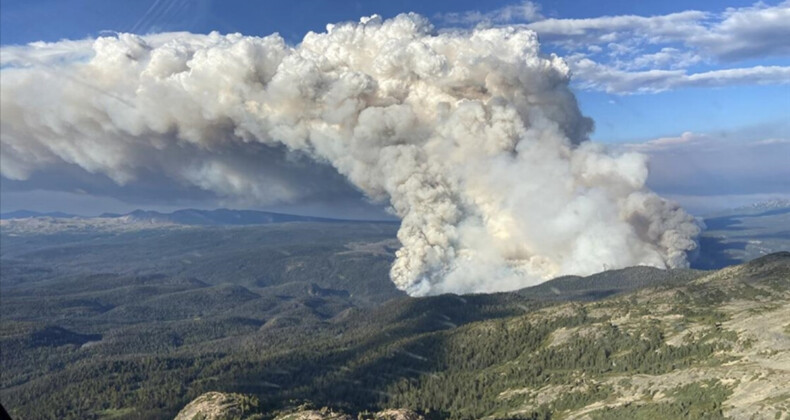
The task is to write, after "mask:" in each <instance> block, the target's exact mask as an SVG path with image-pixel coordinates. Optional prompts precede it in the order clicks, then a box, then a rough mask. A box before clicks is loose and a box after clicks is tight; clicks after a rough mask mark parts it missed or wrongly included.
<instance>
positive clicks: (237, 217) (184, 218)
mask: <svg viewBox="0 0 790 420" xmlns="http://www.w3.org/2000/svg"><path fill="white" fill-rule="evenodd" d="M43 217H49V218H56V219H119V221H124V222H138V223H150V224H177V225H197V226H219V225H264V224H270V223H284V222H325V223H326V222H347V221H348V220H342V219H332V218H325V217H312V216H300V215H294V214H285V213H273V212H267V211H257V210H230V209H217V210H197V209H184V210H177V211H174V212H172V213H161V212H158V211H152V210H134V211H132V212H130V213H126V214H117V213H104V214H101V215H99V216H95V217H86V216H77V215H74V214H68V213H63V212H51V213H39V212H35V211H30V210H18V211H13V212H9V213H2V214H0V219H3V220H11V219H31V218H43Z"/></svg>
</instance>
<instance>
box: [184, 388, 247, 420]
mask: <svg viewBox="0 0 790 420" xmlns="http://www.w3.org/2000/svg"><path fill="white" fill-rule="evenodd" d="M259 418H261V415H260V414H259V412H258V401H257V399H255V398H253V397H250V396H247V395H242V394H229V393H224V392H207V393H205V394H203V395H201V396H199V397H197V398H195V399H194V400H193V401H192V402H190V403H189V404H187V405H186V407H184V408H183V409H182V410H181V411H180V412H179V413H178V415H176V418H175V420H254V419H259Z"/></svg>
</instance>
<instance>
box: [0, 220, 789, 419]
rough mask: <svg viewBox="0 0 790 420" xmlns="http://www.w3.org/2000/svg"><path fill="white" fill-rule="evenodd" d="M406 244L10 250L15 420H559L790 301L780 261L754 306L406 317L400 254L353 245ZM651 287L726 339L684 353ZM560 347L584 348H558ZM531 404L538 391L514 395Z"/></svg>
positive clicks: (683, 402) (678, 299)
mask: <svg viewBox="0 0 790 420" xmlns="http://www.w3.org/2000/svg"><path fill="white" fill-rule="evenodd" d="M311 229H313V230H316V229H317V232H312V231H311ZM393 232H394V229H393V227H392V226H389V225H376V224H360V225H348V224H346V225H337V224H333V225H331V226H324V225H317V227H316V225H300V224H295V225H291V226H290V227H287V226H267V227H255V228H244V229H225V228H200V229H192V230H189V231H175V232H163V231H151V232H142V233H139V232H138V233H128V234H119V235H117V236H112V235H109V234H102V235H93V236H90V235H88V236H79V235H76V234H74V235H72V236H70V237H65V236H63V235H60V236H59V235H55V237H54V238H51V240H49V241H45V240H43V239H41V238H38V239H36V238H30V237H16V238H13V239H12V240H10V244H11V245H12V246H11V248H9V247H8V246H7V243H8V242H7V240H9V238H6V237H3V241H4V242H3V251H2V254H3V260H2V262H3V264H2V266H0V270H2V271H1V273H2V283H0V289H1V290H0V291H2V294H0V299H2V305H0V315H2V318H1V319H0V349H1V351H2V376H0V399H2V402H3V405H4V406H5V407H6V408H7V409H9V410H10V412H11V414H12V416H15V418H16V417H20V418H36V419H38V418H41V419H47V418H58V419H61V418H62V419H78V418H79V419H83V418H84V419H91V418H103V417H110V416H111V415H112V416H115V417H114V418H127V419H132V418H141V419H143V418H144V419H158V418H161V419H165V418H172V417H173V416H174V415H175V413H176V412H177V411H178V410H179V409H180V408H181V407H183V406H184V405H185V404H186V403H188V402H189V401H191V400H192V399H194V398H195V397H197V396H198V395H201V394H203V393H205V392H207V391H226V392H237V393H244V394H250V395H253V396H255V398H256V401H259V403H260V409H261V410H262V411H264V412H267V411H270V410H277V409H284V408H287V407H290V406H293V405H297V404H296V403H295V402H300V401H305V400H311V401H313V402H315V403H316V404H317V405H318V406H331V407H336V408H341V409H344V410H345V411H347V412H352V413H353V412H360V411H364V410H368V411H376V410H378V409H381V408H385V407H406V408H412V409H415V410H419V411H421V412H423V413H425V414H426V415H427V416H428V417H429V418H441V419H448V418H450V419H477V418H481V417H485V416H494V417H498V418H505V417H508V416H509V414H508V413H511V412H514V411H520V412H521V414H519V415H520V416H521V417H513V418H530V419H547V418H551V417H552V416H554V415H556V414H557V413H561V412H563V411H567V410H574V409H578V408H581V407H584V406H587V405H589V404H591V403H594V402H596V401H602V400H606V399H607V398H610V397H611V395H612V393H613V389H612V388H611V387H610V386H608V385H604V384H602V383H601V381H596V380H590V378H598V379H601V378H606V377H607V375H628V374H633V373H641V374H662V373H666V372H670V371H672V370H673V369H678V368H683V367H688V366H692V365H699V364H703V363H713V362H715V357H713V356H714V354H715V353H716V352H717V351H719V350H723V349H726V348H728V346H730V345H731V343H732V342H733V341H735V340H737V336H732V334H731V333H729V332H727V331H723V330H721V329H717V325H718V324H719V323H721V322H722V321H724V320H725V319H726V317H725V315H724V314H723V313H721V312H719V311H717V310H716V305H718V304H719V303H721V302H726V301H728V300H729V299H731V298H732V297H733V296H734V293H740V292H741V291H746V293H743V295H744V296H747V297H749V296H751V297H754V298H755V299H756V298H760V299H766V298H768V297H769V296H770V293H769V294H768V295H766V294H765V292H763V290H764V289H765V288H764V287H762V283H760V280H759V278H760V276H761V274H760V272H761V270H767V273H769V274H770V276H769V280H768V281H769V282H771V283H770V284H771V285H773V284H774V283H775V284H779V285H784V287H787V279H788V277H787V276H786V275H785V277H784V280H782V279H783V277H782V276H783V274H782V273H783V272H784V273H787V266H788V259H787V258H785V259H781V258H780V259H779V260H778V262H777V261H774V260H767V261H762V262H759V261H758V262H755V263H754V264H753V265H752V266H750V268H749V269H750V270H753V273H754V275H753V276H752V277H754V280H753V281H752V280H747V281H746V282H744V283H743V284H746V285H747V286H743V287H742V286H738V285H736V286H737V287H736V286H732V287H730V286H727V287H720V285H710V284H706V283H701V284H689V283H688V282H689V281H690V280H692V279H695V278H698V277H699V276H701V275H702V274H703V273H698V272H693V271H685V270H684V271H680V272H677V273H678V275H677V276H673V275H671V273H676V272H664V271H656V270H653V269H645V268H644V267H640V268H635V269H629V270H620V271H617V272H613V273H609V274H607V273H604V274H601V275H598V276H597V277H596V278H597V279H598V280H596V281H592V280H590V279H585V278H564V279H559V280H556V281H554V282H549V283H546V286H541V287H538V288H533V289H525V290H522V291H519V292H514V293H498V294H490V295H472V296H455V295H443V296H435V297H429V298H420V299H415V298H407V297H403V295H402V294H401V293H400V292H398V291H396V290H394V288H393V287H392V285H391V283H390V282H389V280H388V279H387V277H386V276H387V270H388V267H389V262H390V260H391V254H388V252H390V251H391V250H389V251H388V250H387V248H386V246H378V245H377V248H376V250H375V252H360V251H358V250H354V249H353V247H351V246H349V244H350V243H352V242H365V243H381V242H382V241H386V240H389V239H390V238H391V236H392V234H393ZM45 245H46V246H45ZM782 270H784V271H782ZM750 272H751V271H750ZM629 276H634V277H633V279H637V280H634V281H630V280H629ZM750 278H751V277H750ZM598 281H599V282H600V283H597V282H598ZM596 285H599V286H600V287H599V288H598V289H596ZM646 286H654V287H657V288H658V291H661V292H669V296H673V298H672V299H671V300H670V301H669V303H671V305H669V304H668V305H667V306H671V308H672V309H671V312H672V313H673V314H680V315H683V318H682V320H683V321H685V322H697V323H700V324H703V325H706V326H707V327H708V329H707V330H705V331H703V332H702V333H700V334H699V335H698V336H696V337H695V338H694V339H693V340H689V341H688V342H685V343H683V344H682V345H678V346H669V345H667V344H666V339H665V337H664V334H665V331H664V330H663V329H662V327H661V324H660V322H659V321H657V320H656V319H653V318H651V316H652V315H651V309H652V308H651V307H650V305H645V304H643V303H640V300H639V298H638V297H637V295H633V294H632V295H625V296H617V294H618V293H621V292H627V291H631V290H637V289H640V288H643V287H646ZM758 286H760V287H758ZM552 287H554V288H555V289H557V290H559V291H560V294H559V297H558V296H557V294H556V293H555V292H554V291H552V290H551V288H552ZM746 287H748V288H746ZM770 287H773V286H770ZM752 289H755V290H756V291H755V290H752ZM546 293H551V294H552V295H554V297H553V298H552V299H545V297H546V296H547V295H546ZM610 295H614V296H615V297H613V298H608V299H606V300H603V301H596V302H589V301H591V300H596V299H598V298H600V297H603V296H610ZM536 298H537V299H536ZM563 300H573V301H576V302H571V303H567V302H563ZM599 309H606V310H611V311H619V312H620V313H621V314H624V313H626V312H627V313H629V314H631V315H633V316H634V317H642V318H641V319H644V322H643V325H640V327H639V328H638V329H634V328H631V329H627V328H621V327H619V326H617V325H615V324H613V323H612V322H614V321H613V320H612V319H610V318H613V316H609V315H605V314H603V315H601V314H598V315H595V316H593V315H591V314H593V313H596V312H595V311H596V310H599ZM538 310H542V311H541V312H537V311H538ZM678 328H680V329H681V330H682V328H683V323H682V322H681V323H679V324H678ZM559 329H566V330H568V331H574V332H573V333H572V334H570V336H569V338H568V339H567V340H566V341H564V342H562V343H561V344H559V345H549V344H550V342H551V340H552V336H553V334H555V333H556V332H557V331H558V330H559ZM568 384H579V385H578V386H574V387H572V388H570V389H569V390H568V391H567V392H565V393H563V394H562V395H558V397H557V398H555V399H553V400H552V401H551V402H549V403H541V404H538V403H537V402H536V401H534V400H533V396H532V395H533V394H532V391H536V390H539V389H541V388H543V387H546V386H567V385H568ZM699 386H700V387H702V386H703V385H699ZM705 386H706V387H707V388H705V390H706V391H711V392H712V394H709V396H708V397H700V398H696V399H695V400H693V401H692V400H688V399H684V398H686V397H685V396H686V395H694V393H695V392H697V391H698V390H697V389H696V388H688V389H685V388H684V389H682V390H678V391H677V392H676V393H674V394H673V396H672V398H673V399H672V400H671V401H669V400H668V401H666V402H665V403H664V402H662V404H666V405H667V406H666V407H664V406H660V407H658V406H657V404H647V405H639V404H634V405H632V406H627V407H621V408H618V409H614V410H612V415H613V416H618V415H623V416H632V417H636V418H639V417H638V416H640V415H641V416H643V417H644V418H648V417H649V415H650V414H656V413H679V412H684V413H685V412H688V413H697V412H698V411H694V410H713V411H710V412H711V413H715V412H717V411H716V410H719V412H720V410H721V405H720V403H721V401H722V399H723V398H725V397H726V393H725V394H722V393H721V392H725V391H726V390H725V391H721V392H719V391H720V385H717V384H714V383H711V384H707V385H705ZM514 389H527V390H530V392H525V393H523V394H519V395H515V396H512V397H508V398H505V397H503V396H502V394H503V393H504V392H506V391H508V390H514ZM722 389H723V388H722ZM722 395H724V396H722ZM706 398H707V399H706ZM716 404H719V405H716ZM654 405H656V406H657V407H653V408H650V407H652V406H654ZM524 407H529V409H526V410H525V409H524ZM617 410H626V411H622V412H620V411H617ZM627 410H635V411H627ZM640 410H648V411H640ZM649 410H663V411H649ZM673 410H674V411H673ZM678 410H680V411H678ZM670 417H671V416H670ZM605 418H608V417H605ZM711 418H715V417H711Z"/></svg>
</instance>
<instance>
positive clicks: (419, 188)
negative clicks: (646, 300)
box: [1, 14, 699, 295]
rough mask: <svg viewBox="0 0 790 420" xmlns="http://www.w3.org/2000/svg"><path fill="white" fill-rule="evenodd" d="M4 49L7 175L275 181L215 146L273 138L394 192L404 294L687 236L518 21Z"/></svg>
mask: <svg viewBox="0 0 790 420" xmlns="http://www.w3.org/2000/svg"><path fill="white" fill-rule="evenodd" d="M91 50H92V51H91ZM64 57H65V58H64ZM2 59H3V63H2V64H3V70H2V104H1V105H2V108H1V109H2V175H3V176H5V177H7V178H11V179H25V178H27V177H29V176H30V175H31V174H32V173H33V172H35V171H38V170H42V169H45V168H47V167H49V166H51V165H55V164H63V163H67V164H72V165H78V166H79V167H81V168H83V169H84V170H85V171H88V172H90V173H98V174H104V175H106V176H109V177H111V178H112V179H113V180H115V181H116V182H117V183H119V184H125V183H130V182H134V180H135V177H136V176H137V174H138V173H140V171H154V172H157V173H160V174H161V176H164V177H168V178H171V179H174V180H176V181H178V182H181V183H184V184H185V185H193V186H198V187H200V188H202V189H205V190H208V191H213V192H215V193H217V194H219V195H228V196H231V195H239V196H244V195H246V196H250V195H252V196H254V197H258V196H260V197H261V199H264V198H265V197H266V196H269V195H271V194H275V195H276V191H275V192H273V191H270V190H269V189H268V188H267V187H266V180H265V179H261V177H260V176H257V175H248V173H251V172H254V171H246V170H244V169H245V168H239V167H236V166H234V165H233V163H232V160H228V159H227V155H228V154H230V153H231V152H230V151H231V150H238V149H239V148H241V150H244V148H252V147H255V146H256V145H258V146H260V144H263V145H267V146H272V147H275V148H276V147H280V148H282V147H283V146H284V147H287V148H288V149H289V150H291V151H296V152H299V153H302V154H306V155H309V156H310V157H312V158H314V159H315V160H317V161H320V162H324V163H329V164H331V165H332V166H333V167H334V168H336V169H337V171H338V172H340V173H341V174H343V175H344V176H346V177H347V178H348V179H349V180H350V182H351V183H353V185H355V186H356V187H357V188H359V189H360V190H361V191H363V192H364V193H365V194H366V195H368V196H369V197H371V198H373V199H377V200H388V201H389V203H390V204H391V207H392V210H393V211H394V213H395V214H397V215H398V216H399V217H400V218H401V219H402V224H401V228H400V231H399V232H398V239H399V240H400V242H401V243H402V248H401V249H400V250H399V251H398V252H397V259H396V260H395V262H394V264H393V266H392V270H391V277H392V280H393V281H394V282H395V284H396V285H397V286H398V287H399V288H401V289H403V290H405V291H407V292H408V293H410V294H413V295H426V294H435V293H443V292H490V291H501V290H509V289H515V288H519V287H524V286H528V285H533V284H536V283H539V282H541V281H542V280H544V279H548V278H551V277H554V276H557V275H562V274H590V273H594V272H598V271H601V270H603V269H605V268H616V267H624V266H629V265H636V264H644V265H651V266H656V267H683V266H686V265H687V260H686V254H687V253H688V252H689V251H692V250H694V249H695V248H696V243H695V237H696V235H697V234H698V233H699V228H698V226H697V225H696V224H695V222H694V220H693V218H692V217H691V216H689V215H688V214H687V213H685V212H684V211H683V210H682V209H680V208H678V207H677V206H676V205H674V204H672V203H669V202H667V201H665V200H664V199H662V198H660V197H658V196H657V195H655V194H654V193H652V192H650V191H648V190H647V189H646V188H645V180H646V178H647V164H646V161H645V159H644V158H643V156H642V155H640V154H636V153H623V154H614V153H611V152H607V150H606V149H605V148H604V147H602V146H601V145H597V144H593V143H590V142H588V141H587V138H586V136H587V133H588V132H589V131H590V130H591V127H592V122H591V121H590V120H589V119H587V118H585V117H583V116H582V115H581V113H580V111H579V108H578V105H577V103H576V100H575V98H574V95H573V93H572V92H571V91H570V90H569V88H568V81H569V70H568V67H567V66H566V64H565V63H564V62H563V60H561V59H560V58H558V57H556V56H554V55H551V56H545V55H541V54H540V53H539V50H538V41H537V37H536V35H535V33H534V32H531V31H529V30H525V29H515V28H489V29H476V30H474V31H472V32H447V33H439V34H437V33H435V31H434V30H433V28H432V26H431V24H430V23H429V22H428V21H427V20H426V19H425V18H423V17H421V16H419V15H415V14H408V15H400V16H398V17H396V18H394V19H390V20H382V19H381V18H379V17H377V16H373V17H370V18H363V19H362V20H361V21H360V22H359V23H344V24H339V25H329V26H328V27H327V31H326V32H325V33H318V34H317V33H312V32H311V33H308V34H307V35H306V36H305V38H304V40H303V41H302V43H300V44H299V45H297V46H289V45H287V44H286V43H285V42H284V41H283V39H282V38H281V37H280V36H279V35H276V34H275V35H271V36H267V37H264V38H257V37H246V36H242V35H240V34H232V35H226V36H223V35H219V34H217V33H212V34H209V35H193V34H185V33H174V34H158V35H152V36H144V37H139V36H135V35H130V34H119V35H118V36H115V37H104V38H99V39H96V40H95V41H83V42H72V41H64V42H61V43H54V44H31V45H30V46H26V47H11V48H4V49H3V54H2ZM277 197H279V196H277ZM279 198H281V199H285V200H287V199H289V198H291V197H289V196H288V195H287V194H285V193H284V196H283V197H279Z"/></svg>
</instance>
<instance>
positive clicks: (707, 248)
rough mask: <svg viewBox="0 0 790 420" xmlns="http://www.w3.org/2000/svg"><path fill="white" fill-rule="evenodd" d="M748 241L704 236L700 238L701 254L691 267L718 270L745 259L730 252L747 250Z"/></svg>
mask: <svg viewBox="0 0 790 420" xmlns="http://www.w3.org/2000/svg"><path fill="white" fill-rule="evenodd" d="M746 245H748V242H746V241H731V240H727V238H714V237H708V236H703V237H700V238H699V246H700V253H699V256H698V257H697V258H696V259H694V261H692V262H691V268H693V269H697V270H717V269H720V268H724V267H728V266H731V265H735V264H740V263H742V262H743V261H742V260H741V259H738V258H736V257H734V256H733V255H732V254H731V253H730V252H731V251H734V250H745V249H746Z"/></svg>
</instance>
